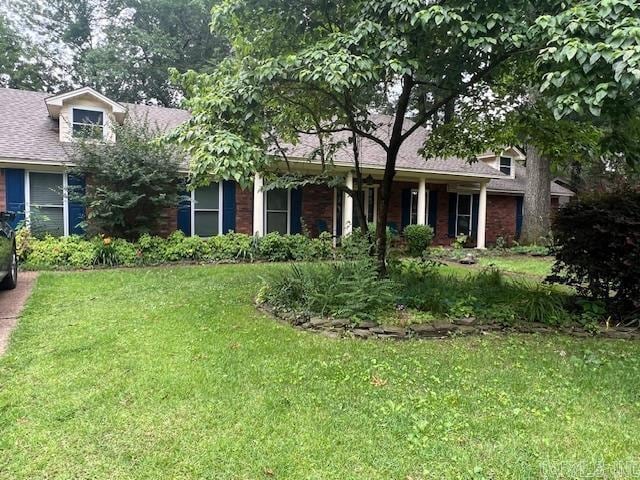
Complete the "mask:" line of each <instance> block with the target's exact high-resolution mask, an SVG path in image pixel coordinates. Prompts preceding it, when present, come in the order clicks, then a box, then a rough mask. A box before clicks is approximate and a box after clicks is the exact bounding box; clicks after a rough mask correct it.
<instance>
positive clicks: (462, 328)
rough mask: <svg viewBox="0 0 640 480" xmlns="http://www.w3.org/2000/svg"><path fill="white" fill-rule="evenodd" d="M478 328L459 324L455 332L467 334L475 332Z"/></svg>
mask: <svg viewBox="0 0 640 480" xmlns="http://www.w3.org/2000/svg"><path fill="white" fill-rule="evenodd" d="M477 331H478V329H477V328H476V327H472V326H471V325H460V326H459V327H458V329H457V330H456V333H461V334H462V335H469V334H471V333H476V332H477Z"/></svg>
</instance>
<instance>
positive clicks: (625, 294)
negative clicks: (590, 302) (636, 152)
mask: <svg viewBox="0 0 640 480" xmlns="http://www.w3.org/2000/svg"><path fill="white" fill-rule="evenodd" d="M553 231H554V236H555V241H556V244H557V245H556V247H555V248H554V253H555V256H556V263H555V265H554V267H553V275H552V276H551V277H550V280H553V281H555V282H559V283H563V284H566V285H570V286H572V287H574V288H576V290H577V291H578V293H579V294H581V295H584V296H587V297H590V298H592V299H596V300H601V301H603V302H604V304H605V305H606V306H607V310H608V312H609V313H610V314H611V315H612V316H614V317H615V318H617V319H624V318H627V317H629V316H633V315H634V314H635V315H637V314H638V311H639V310H640V281H638V278H640V192H634V191H631V190H621V191H616V192H609V193H604V194H597V195H591V196H584V197H582V198H580V199H578V200H577V201H575V202H572V203H569V204H568V205H566V206H565V207H563V208H561V209H560V210H559V212H558V213H557V215H556V217H555V219H554V222H553Z"/></svg>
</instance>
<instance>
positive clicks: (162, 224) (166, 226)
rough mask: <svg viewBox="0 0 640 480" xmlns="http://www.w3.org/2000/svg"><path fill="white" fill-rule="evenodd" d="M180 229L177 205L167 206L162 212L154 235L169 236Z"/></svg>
mask: <svg viewBox="0 0 640 480" xmlns="http://www.w3.org/2000/svg"><path fill="white" fill-rule="evenodd" d="M177 229H178V209H177V208H176V207H171V208H165V209H164V210H163V211H162V213H160V219H159V220H158V226H157V227H156V229H155V231H154V232H153V234H154V235H159V236H161V237H168V236H169V235H171V234H172V233H173V232H175V231H176V230H177Z"/></svg>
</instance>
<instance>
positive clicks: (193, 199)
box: [191, 181, 223, 238]
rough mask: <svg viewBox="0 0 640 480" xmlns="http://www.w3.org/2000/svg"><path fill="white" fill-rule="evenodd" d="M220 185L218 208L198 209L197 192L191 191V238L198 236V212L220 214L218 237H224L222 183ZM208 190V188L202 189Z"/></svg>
mask: <svg viewBox="0 0 640 480" xmlns="http://www.w3.org/2000/svg"><path fill="white" fill-rule="evenodd" d="M213 183H216V182H212V183H210V184H209V185H208V186H211V185H212V184H213ZM217 183H218V208H217V209H215V208H196V190H197V188H194V189H193V190H191V236H192V237H195V236H196V211H198V212H218V234H217V235H216V236H220V235H222V198H223V197H222V181H220V182H217ZM200 188H206V187H200ZM203 238H211V237H203Z"/></svg>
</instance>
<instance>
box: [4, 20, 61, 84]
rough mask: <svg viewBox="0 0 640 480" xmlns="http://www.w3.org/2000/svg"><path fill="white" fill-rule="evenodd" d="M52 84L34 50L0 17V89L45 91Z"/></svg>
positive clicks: (44, 66)
mask: <svg viewBox="0 0 640 480" xmlns="http://www.w3.org/2000/svg"><path fill="white" fill-rule="evenodd" d="M52 82H53V79H52V78H51V76H50V75H49V73H48V69H47V66H46V65H45V64H44V63H43V62H42V61H41V60H40V59H39V55H38V54H37V50H36V48H35V47H34V46H33V45H31V44H30V42H29V41H28V39H27V38H24V37H23V36H21V35H20V34H19V33H18V32H17V31H16V30H15V29H14V27H13V25H11V23H10V22H9V20H8V19H7V18H6V17H5V16H4V15H0V87H10V88H23V89H28V90H46V89H47V88H48V87H49V86H50V85H51V84H52Z"/></svg>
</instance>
